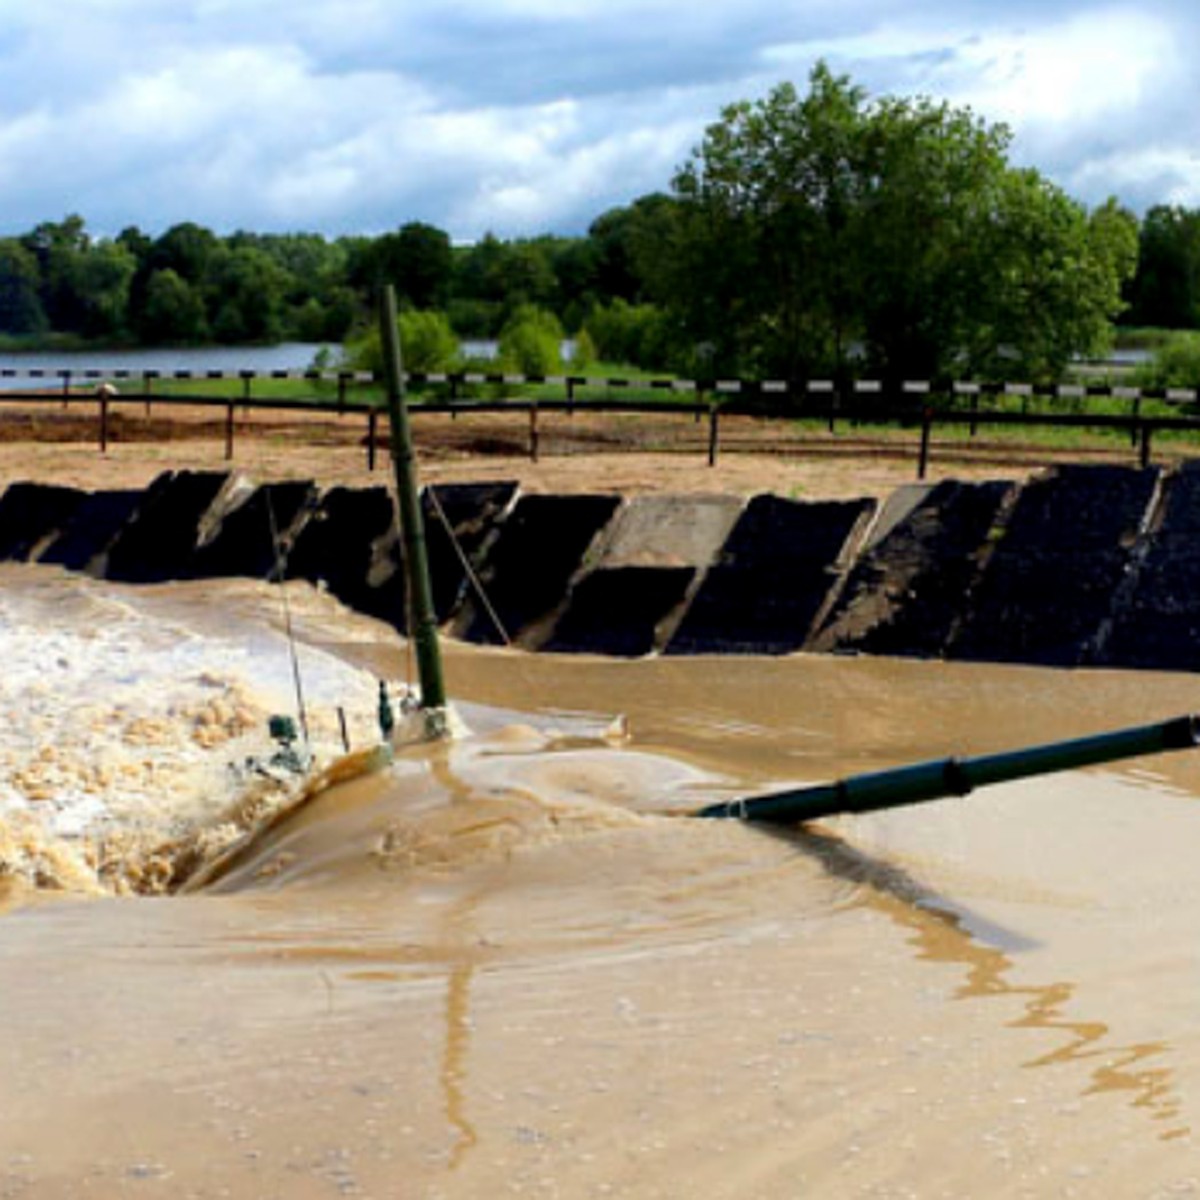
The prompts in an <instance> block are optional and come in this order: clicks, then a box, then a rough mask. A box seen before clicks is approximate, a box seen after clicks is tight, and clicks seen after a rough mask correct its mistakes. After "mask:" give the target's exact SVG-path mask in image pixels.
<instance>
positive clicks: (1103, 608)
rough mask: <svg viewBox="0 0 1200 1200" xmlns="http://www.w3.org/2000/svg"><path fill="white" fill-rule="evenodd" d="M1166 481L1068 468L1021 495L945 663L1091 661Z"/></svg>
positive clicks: (1116, 470) (1123, 471)
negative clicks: (1161, 483) (1158, 488)
mask: <svg viewBox="0 0 1200 1200" xmlns="http://www.w3.org/2000/svg"><path fill="white" fill-rule="evenodd" d="M1158 478H1159V472H1158V471H1157V470H1155V469H1152V470H1146V471H1140V470H1136V469H1132V468H1122V467H1084V466H1076V467H1066V468H1061V469H1059V470H1058V471H1056V472H1053V473H1051V474H1049V475H1047V476H1044V477H1043V478H1041V479H1038V480H1035V481H1034V482H1033V483H1031V484H1029V485H1027V486H1026V487H1025V488H1023V489H1022V491H1021V493H1020V496H1019V498H1018V500H1017V504H1016V506H1015V508H1014V510H1013V513H1012V515H1011V518H1010V519H1009V521H1008V523H1007V525H1006V527H1005V529H1004V532H1003V536H1002V537H1001V538H1000V540H999V541H998V543H997V544H996V548H995V550H994V552H993V554H992V555H991V558H990V559H989V560H988V562H987V564H986V566H985V567H984V570H983V574H982V578H981V580H980V583H979V586H978V588H977V589H976V591H975V593H974V595H973V597H972V602H971V606H970V609H969V611H968V612H967V614H966V616H965V619H964V621H963V623H962V625H961V627H960V629H959V631H958V633H957V634H956V635H955V636H954V638H953V639H952V641H951V643H950V645H949V646H948V647H947V656H948V657H951V658H956V659H967V660H972V661H980V662H1021V663H1031V664H1040V665H1045V666H1075V665H1078V664H1081V663H1083V662H1086V661H1088V659H1089V657H1090V656H1091V655H1092V653H1093V651H1094V647H1095V646H1096V644H1097V642H1098V640H1099V638H1100V636H1101V633H1102V630H1103V628H1104V626H1105V623H1106V622H1107V621H1108V620H1109V618H1110V615H1111V611H1112V604H1113V596H1114V593H1115V592H1116V590H1117V588H1118V587H1119V585H1120V584H1121V581H1122V579H1123V576H1124V574H1125V571H1126V570H1127V569H1128V567H1129V564H1130V560H1131V548H1132V547H1133V545H1134V543H1135V541H1136V539H1137V537H1138V534H1139V531H1140V530H1141V528H1142V526H1143V524H1144V523H1145V521H1146V519H1147V517H1148V514H1149V508H1150V502H1151V500H1152V498H1153V496H1154V494H1155V489H1156V486H1157V483H1158Z"/></svg>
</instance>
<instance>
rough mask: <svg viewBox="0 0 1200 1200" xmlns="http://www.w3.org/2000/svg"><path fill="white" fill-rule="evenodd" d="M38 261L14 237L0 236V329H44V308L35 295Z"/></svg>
mask: <svg viewBox="0 0 1200 1200" xmlns="http://www.w3.org/2000/svg"><path fill="white" fill-rule="evenodd" d="M40 282H41V277H40V272H39V271H38V261H37V258H36V257H35V256H34V255H33V253H32V252H31V251H30V250H28V249H27V248H26V247H25V246H23V245H22V244H21V243H20V242H19V241H18V240H17V239H16V238H4V239H2V240H0V333H8V334H31V333H32V334H36V333H45V332H46V330H47V328H48V327H49V322H48V321H47V320H46V311H45V309H43V308H42V302H41V300H40V299H39V298H38V286H39V284H40Z"/></svg>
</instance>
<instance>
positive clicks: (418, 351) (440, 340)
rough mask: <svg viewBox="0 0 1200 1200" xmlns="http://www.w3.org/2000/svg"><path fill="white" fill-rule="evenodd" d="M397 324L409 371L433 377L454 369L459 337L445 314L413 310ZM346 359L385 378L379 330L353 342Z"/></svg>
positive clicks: (400, 317)
mask: <svg viewBox="0 0 1200 1200" xmlns="http://www.w3.org/2000/svg"><path fill="white" fill-rule="evenodd" d="M397 324H398V326H399V328H400V354H401V357H402V358H403V360H404V369H405V371H409V372H411V371H419V372H422V373H424V374H429V373H431V372H434V371H452V370H454V368H455V366H456V364H457V362H458V356H459V346H458V338H457V337H456V336H455V333H454V330H453V329H451V328H450V322H449V321H448V320H447V319H446V315H445V314H444V313H440V312H434V311H430V310H419V309H409V310H406V311H405V312H402V313H401V314H400V316H399V319H398V320H397ZM346 360H347V362H349V363H350V365H351V366H353V367H354V368H355V369H356V370H359V371H373V372H374V373H375V374H376V375H382V374H383V369H384V363H383V343H382V341H381V339H380V337H379V330H378V329H377V328H371V329H369V330H367V332H366V333H365V334H364V335H363V336H362V337H361V338H359V339H358V340H357V341H354V342H351V343H349V344H348V345H347V346H346Z"/></svg>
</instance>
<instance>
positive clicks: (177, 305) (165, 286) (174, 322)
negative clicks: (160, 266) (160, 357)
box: [138, 267, 209, 346]
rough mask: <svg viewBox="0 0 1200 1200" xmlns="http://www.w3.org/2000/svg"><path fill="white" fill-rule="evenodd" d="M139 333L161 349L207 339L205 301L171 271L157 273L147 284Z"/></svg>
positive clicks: (145, 339)
mask: <svg viewBox="0 0 1200 1200" xmlns="http://www.w3.org/2000/svg"><path fill="white" fill-rule="evenodd" d="M138 332H139V334H140V335H141V337H142V339H143V340H144V341H147V342H150V343H156V344H159V345H175V346H179V345H187V344H188V343H195V342H204V341H206V340H207V339H208V336H209V330H208V319H207V317H206V316H205V312H204V298H203V297H202V296H201V295H200V292H199V291H198V290H197V289H196V288H194V287H193V286H192V285H191V284H190V283H188V281H187V280H186V279H184V278H183V277H182V276H181V275H179V274H178V273H177V272H175V271H173V270H172V269H171V268H170V267H167V268H165V269H164V270H161V271H155V272H154V274H153V275H151V276H150V278H149V280H148V281H147V283H146V291H145V299H144V301H143V304H142V310H141V313H140V319H139V323H138Z"/></svg>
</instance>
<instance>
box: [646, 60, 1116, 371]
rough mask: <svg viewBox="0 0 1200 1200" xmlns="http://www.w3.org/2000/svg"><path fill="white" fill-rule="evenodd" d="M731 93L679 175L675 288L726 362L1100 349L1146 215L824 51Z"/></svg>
mask: <svg viewBox="0 0 1200 1200" xmlns="http://www.w3.org/2000/svg"><path fill="white" fill-rule="evenodd" d="M809 84H810V86H809V91H808V93H807V94H806V95H803V96H801V95H800V94H799V93H798V92H797V90H796V89H795V88H794V87H793V86H792V85H791V84H787V83H785V84H781V85H780V86H778V87H776V88H775V89H774V90H773V91H772V92H771V93H770V94H769V95H768V96H767V97H766V98H765V99H763V100H760V101H757V102H742V103H738V104H734V105H731V106H729V107H728V108H727V109H725V111H724V112H723V114H722V117H721V120H720V121H719V122H717V123H716V124H714V125H712V126H711V127H710V128H709V129H708V130H707V132H706V134H705V137H704V140H703V142H702V144H701V145H700V146H699V147H698V148H697V149H696V151H695V152H694V153H693V155H692V157H691V158H690V160H689V161H688V162H687V163H686V164H684V166H683V167H682V168H681V170H680V171H679V173H678V174H677V176H676V179H675V193H676V196H677V197H678V199H679V201H680V209H679V214H678V217H677V220H676V222H675V226H674V231H673V234H672V235H671V236H669V237H665V238H663V239H661V243H662V245H663V248H664V254H665V260H666V262H667V269H666V270H665V271H664V274H663V279H664V281H665V284H664V296H665V299H666V302H667V303H668V305H669V307H670V308H671V309H672V311H673V312H674V313H675V314H676V316H677V317H678V319H679V321H680V323H681V324H682V327H683V329H684V330H685V332H686V335H687V336H688V337H689V338H690V339H691V340H692V342H693V343H696V344H699V345H701V346H703V347H705V348H706V350H707V351H708V353H709V354H710V355H711V357H712V360H713V365H714V368H715V369H719V370H731V371H743V372H747V373H779V374H783V375H786V376H788V377H792V378H797V377H802V376H805V375H812V374H816V373H821V374H824V373H837V372H845V371H848V370H850V369H851V368H853V367H857V368H858V369H869V370H870V371H871V372H872V373H879V374H882V375H883V376H884V377H891V378H896V379H899V378H928V377H930V376H936V375H943V374H985V375H997V374H1010V373H1012V372H1014V371H1024V372H1030V373H1034V374H1036V375H1037V376H1039V377H1043V376H1045V377H1049V376H1054V375H1056V374H1057V373H1058V372H1060V371H1061V369H1062V368H1063V366H1065V364H1066V362H1067V361H1068V359H1069V358H1070V356H1071V354H1072V353H1076V352H1085V351H1094V350H1096V349H1099V348H1101V346H1102V343H1103V340H1104V337H1105V335H1106V333H1107V331H1108V329H1109V327H1110V322H1111V320H1112V319H1113V318H1114V317H1115V316H1116V314H1117V313H1118V312H1119V311H1120V308H1121V286H1122V283H1123V282H1124V280H1125V279H1126V278H1127V277H1128V275H1129V274H1130V273H1131V272H1132V269H1133V262H1134V255H1135V252H1136V246H1135V240H1136V232H1135V231H1136V223H1135V222H1134V220H1133V218H1132V217H1131V216H1129V215H1128V214H1127V213H1124V212H1122V211H1120V210H1118V209H1117V208H1116V206H1115V205H1113V204H1110V205H1107V206H1105V207H1104V208H1103V209H1101V210H1099V211H1098V212H1097V213H1096V214H1092V215H1091V216H1089V214H1088V213H1087V212H1086V210H1085V209H1084V208H1083V207H1082V206H1080V205H1078V204H1076V203H1074V202H1073V201H1071V200H1070V199H1068V198H1067V197H1066V196H1065V195H1064V194H1063V193H1062V192H1061V191H1060V190H1059V189H1057V188H1056V187H1054V186H1053V185H1051V184H1050V183H1048V182H1047V181H1045V180H1043V179H1042V178H1041V177H1040V176H1038V175H1037V174H1036V173H1035V172H1032V171H1018V170H1016V169H1014V168H1012V167H1010V166H1009V164H1008V161H1007V149H1008V140H1009V134H1008V131H1007V130H1006V129H1005V128H1004V127H1003V126H989V125H987V124H986V123H984V122H983V121H981V120H979V119H978V118H976V117H975V116H974V115H973V114H971V113H970V112H969V111H967V110H961V109H954V108H952V107H950V106H949V105H946V104H940V103H934V102H932V101H929V100H925V99H915V100H910V99H885V100H882V101H878V102H874V103H872V102H869V100H868V98H867V96H866V93H865V92H864V91H863V90H862V89H861V88H859V87H857V86H855V85H854V84H852V83H851V82H850V80H849V79H848V78H846V77H844V76H836V75H834V74H833V73H832V72H831V71H830V70H829V69H828V67H826V66H825V65H824V64H818V66H817V67H816V68H815V69H814V70H813V72H812V75H811V77H810V81H809Z"/></svg>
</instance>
